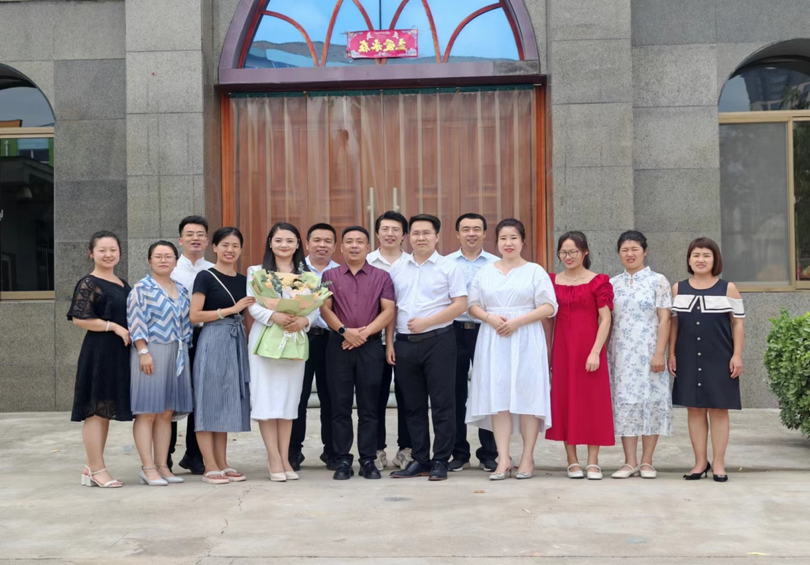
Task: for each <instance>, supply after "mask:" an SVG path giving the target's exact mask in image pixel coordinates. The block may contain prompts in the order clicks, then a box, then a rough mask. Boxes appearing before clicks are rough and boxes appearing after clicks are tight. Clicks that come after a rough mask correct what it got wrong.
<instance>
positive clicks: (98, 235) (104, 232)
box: [87, 230, 121, 251]
mask: <svg viewBox="0 0 810 565" xmlns="http://www.w3.org/2000/svg"><path fill="white" fill-rule="evenodd" d="M105 237H111V238H112V239H114V240H115V242H116V243H117V244H118V250H119V251H120V250H121V240H120V239H118V236H117V235H115V234H114V233H113V232H111V231H107V230H101V231H97V232H96V233H94V234H93V235H91V236H90V243H88V244H87V250H88V251H93V248H94V247H95V246H96V243H98V240H99V239H104V238H105Z"/></svg>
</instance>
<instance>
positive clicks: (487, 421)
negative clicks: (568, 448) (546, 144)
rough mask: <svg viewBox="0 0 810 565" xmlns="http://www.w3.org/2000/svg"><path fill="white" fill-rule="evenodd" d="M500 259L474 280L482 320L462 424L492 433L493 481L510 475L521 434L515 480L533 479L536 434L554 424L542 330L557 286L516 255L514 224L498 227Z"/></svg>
mask: <svg viewBox="0 0 810 565" xmlns="http://www.w3.org/2000/svg"><path fill="white" fill-rule="evenodd" d="M495 237H496V239H497V241H498V251H499V252H500V254H501V257H502V259H501V260H500V261H496V262H495V263H491V264H489V265H486V266H484V267H482V268H481V270H480V271H479V272H478V274H477V275H476V277H475V279H473V282H472V285H471V287H470V296H469V298H468V304H469V313H470V315H471V316H474V317H475V318H478V319H480V320H481V321H482V322H485V323H483V324H481V330H480V333H479V334H478V342H477V343H476V346H475V363H474V364H473V373H472V383H471V386H470V399H469V402H468V403H467V418H466V420H467V423H468V424H474V425H476V426H479V427H482V428H484V429H488V430H492V432H493V433H494V434H495V443H496V445H497V447H498V467H497V469H495V472H494V473H492V475H490V477H489V478H490V479H491V480H502V479H505V478H506V477H508V476H511V473H512V468H511V459H510V456H509V438H510V436H511V435H512V433H516V434H517V433H520V434H521V435H522V436H523V454H522V456H521V459H520V464H519V466H518V471H517V475H516V477H517V478H519V479H528V478H531V476H532V472H533V471H534V446H535V444H536V443H537V435H538V433H539V432H540V429H541V427H542V429H543V430H544V431H545V430H546V429H548V428H549V427H551V405H550V387H549V371H548V367H549V361H548V348H549V345H550V344H549V342H548V339H547V337H546V336H547V333H546V332H545V331H544V329H543V324H544V323H545V321H546V320H548V319H549V318H551V317H552V316H554V315H555V314H556V312H557V299H556V297H555V294H554V288H553V286H552V284H551V280H550V279H549V276H548V273H546V271H545V269H543V267H541V266H540V265H538V264H536V263H529V262H528V261H526V260H525V259H523V258H522V257H521V256H520V253H521V251H522V249H523V246H524V243H525V239H526V232H525V228H524V227H523V224H522V223H520V222H519V221H518V220H515V219H507V220H503V221H501V222H500V223H499V224H498V226H497V227H496V228H495Z"/></svg>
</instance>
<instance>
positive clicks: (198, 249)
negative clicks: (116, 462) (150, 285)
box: [168, 216, 214, 475]
mask: <svg viewBox="0 0 810 565" xmlns="http://www.w3.org/2000/svg"><path fill="white" fill-rule="evenodd" d="M178 243H180V249H181V251H182V255H180V259H178V261H177V266H176V267H175V268H174V270H173V271H172V275H171V278H172V280H174V281H175V282H178V283H180V284H181V285H183V286H184V287H186V290H188V294H189V296H191V291H192V289H193V288H194V279H195V278H197V273H199V272H200V271H205V270H207V269H210V268H211V267H213V266H214V264H213V263H211V262H210V261H206V260H205V257H204V255H205V250H206V248H207V247H208V220H206V219H205V218H203V217H202V216H187V217H185V218H183V219H182V221H181V222H180V239H179V240H178ZM201 330H202V324H198V325H197V326H195V327H194V334H193V337H192V341H191V345H192V346H191V347H190V348H189V350H188V357H189V361H190V362H191V366H192V367H194V353H195V352H196V351H197V348H196V345H197V338H198V337H200V331H201ZM191 383H192V384H194V379H192V381H191ZM176 443H177V422H172V439H171V442H170V443H169V458H168V465H169V470H171V468H172V453H174V446H175V444H176ZM179 465H180V466H181V467H182V468H183V469H188V470H189V471H191V473H192V474H193V475H202V474H203V473H204V472H205V465H204V464H203V458H202V453H200V446H199V445H197V434H196V433H195V432H194V414H189V415H188V423H187V424H186V453H185V455H184V456H183V458H182V459H181V460H180V463H179Z"/></svg>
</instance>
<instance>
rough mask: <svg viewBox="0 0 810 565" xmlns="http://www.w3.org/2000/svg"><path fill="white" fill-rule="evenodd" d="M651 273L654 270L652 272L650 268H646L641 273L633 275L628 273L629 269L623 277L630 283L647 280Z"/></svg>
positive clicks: (637, 272)
mask: <svg viewBox="0 0 810 565" xmlns="http://www.w3.org/2000/svg"><path fill="white" fill-rule="evenodd" d="M651 272H652V270H650V268H649V267H644V268H643V269H641V270H640V271H636V272H635V273H634V274H632V275H631V274H630V273H628V272H627V269H625V270H624V272H623V273H622V276H623V277H624V279H625V280H628V281H629V280H630V279H633V280H634V281H640V280H643V279H644V278H646V276H647V275H648V274H650V273H651Z"/></svg>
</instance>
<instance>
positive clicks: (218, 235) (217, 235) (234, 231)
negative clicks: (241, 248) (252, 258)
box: [211, 226, 245, 245]
mask: <svg viewBox="0 0 810 565" xmlns="http://www.w3.org/2000/svg"><path fill="white" fill-rule="evenodd" d="M229 235H235V236H236V237H237V238H238V239H239V245H244V244H245V238H244V237H242V232H240V231H239V228H234V227H231V226H225V227H222V228H219V229H218V230H217V231H215V232H214V237H213V238H211V242H212V243H213V244H214V245H219V243H220V242H221V241H222V240H223V239H225V238H226V237H228V236H229Z"/></svg>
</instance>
